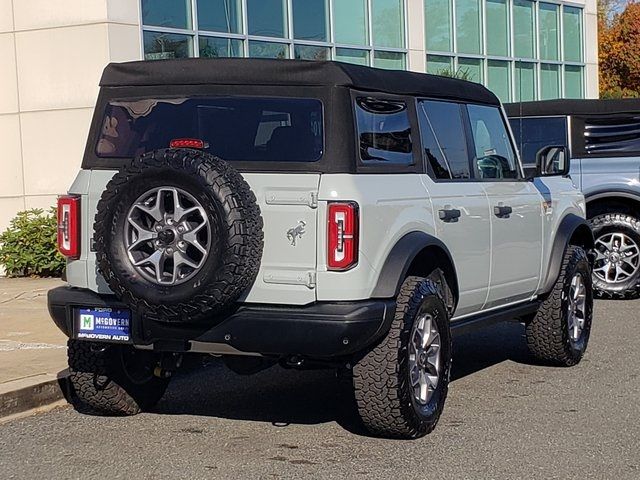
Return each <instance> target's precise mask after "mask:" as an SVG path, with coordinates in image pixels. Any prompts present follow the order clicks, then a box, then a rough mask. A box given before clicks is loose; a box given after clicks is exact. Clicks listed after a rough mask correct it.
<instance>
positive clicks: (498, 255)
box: [481, 181, 542, 308]
mask: <svg viewBox="0 0 640 480" xmlns="http://www.w3.org/2000/svg"><path fill="white" fill-rule="evenodd" d="M481 185H482V187H483V189H484V191H485V192H486V194H487V199H488V201H489V209H490V218H491V252H492V255H491V279H490V282H489V283H490V286H489V292H488V295H487V301H486V303H485V308H493V307H497V306H500V305H507V304H510V303H513V302H517V301H519V300H523V299H527V298H530V297H531V296H532V295H533V294H534V293H535V291H536V289H537V288H538V284H539V280H540V270H541V261H540V260H541V258H540V257H541V255H542V197H541V195H540V192H538V190H537V189H536V188H535V187H534V185H533V184H532V183H531V182H527V181H514V182H510V181H500V182H483V183H481ZM498 206H508V207H511V208H512V210H513V211H512V213H511V214H510V215H509V216H508V217H505V218H500V217H498V216H497V215H496V214H495V212H494V208H495V207H498Z"/></svg>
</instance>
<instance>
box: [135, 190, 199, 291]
mask: <svg viewBox="0 0 640 480" xmlns="http://www.w3.org/2000/svg"><path fill="white" fill-rule="evenodd" d="M125 246H126V249H127V254H128V257H129V260H130V261H131V263H132V265H133V266H134V268H135V269H136V270H137V271H138V272H139V273H140V274H141V275H142V276H143V277H144V278H146V279H147V280H149V281H150V282H153V283H155V284H158V285H177V284H180V283H183V282H186V281H187V280H189V279H191V278H193V277H194V276H195V275H196V274H197V273H198V272H199V271H200V269H201V268H202V266H203V265H204V263H205V260H206V259H207V256H208V255H209V250H210V248H211V225H210V222H209V218H208V216H207V213H206V211H205V209H204V208H203V207H202V205H201V204H200V202H198V200H196V199H195V198H194V197H193V195H191V194H189V193H188V192H186V191H184V190H182V189H180V188H177V187H168V186H167V187H157V188H153V189H151V190H148V191H147V192H145V193H144V194H142V195H140V197H139V198H138V199H137V200H136V201H135V203H134V204H133V206H132V207H131V208H130V209H129V212H128V214H127V222H126V224H125Z"/></svg>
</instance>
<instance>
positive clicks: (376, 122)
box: [356, 97, 414, 165]
mask: <svg viewBox="0 0 640 480" xmlns="http://www.w3.org/2000/svg"><path fill="white" fill-rule="evenodd" d="M356 122H357V126H358V141H359V145H360V158H361V159H362V161H363V162H364V163H365V164H367V165H371V164H392V165H413V163H414V161H413V143H412V141H411V124H410V122H409V114H408V112H407V105H406V103H405V102H402V101H390V100H384V99H377V98H372V97H359V98H357V99H356Z"/></svg>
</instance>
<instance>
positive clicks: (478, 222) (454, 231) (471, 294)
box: [422, 175, 491, 315]
mask: <svg viewBox="0 0 640 480" xmlns="http://www.w3.org/2000/svg"><path fill="white" fill-rule="evenodd" d="M422 178H423V181H424V184H425V186H426V187H427V189H428V191H429V194H430V197H431V202H432V203H433V211H434V216H435V218H436V220H435V221H436V237H437V238H439V239H440V240H442V242H443V243H444V244H445V245H446V246H447V248H448V249H449V252H450V253H451V256H452V257H453V263H454V266H455V269H456V272H457V275H458V287H459V290H460V298H459V300H458V308H457V309H456V314H457V315H465V314H468V313H472V312H476V311H479V310H481V309H482V307H483V306H484V303H485V301H486V298H487V292H488V288H489V275H490V266H491V221H490V218H489V202H488V200H487V195H486V193H485V191H484V189H483V187H482V184H481V183H476V182H459V183H458V182H434V181H433V180H431V178H429V176H427V175H423V176H422ZM443 209H457V210H460V218H459V219H458V221H456V222H449V223H446V222H443V221H442V220H440V219H439V218H438V212H439V210H443Z"/></svg>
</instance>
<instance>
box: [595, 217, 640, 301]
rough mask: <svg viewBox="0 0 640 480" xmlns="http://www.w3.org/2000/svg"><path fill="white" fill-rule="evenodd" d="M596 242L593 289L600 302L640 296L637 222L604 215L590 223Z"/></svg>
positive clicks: (639, 242) (638, 225)
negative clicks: (603, 299) (608, 299)
mask: <svg viewBox="0 0 640 480" xmlns="http://www.w3.org/2000/svg"><path fill="white" fill-rule="evenodd" d="M589 222H590V223H591V228H592V230H593V236H594V238H595V253H596V259H595V261H594V265H593V287H594V289H595V292H596V295H597V296H599V297H601V298H635V297H637V296H638V295H639V294H640V220H638V219H637V218H635V217H633V216H631V215H628V214H626V213H606V214H603V215H597V216H595V217H593V218H592V219H590V220H589Z"/></svg>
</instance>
